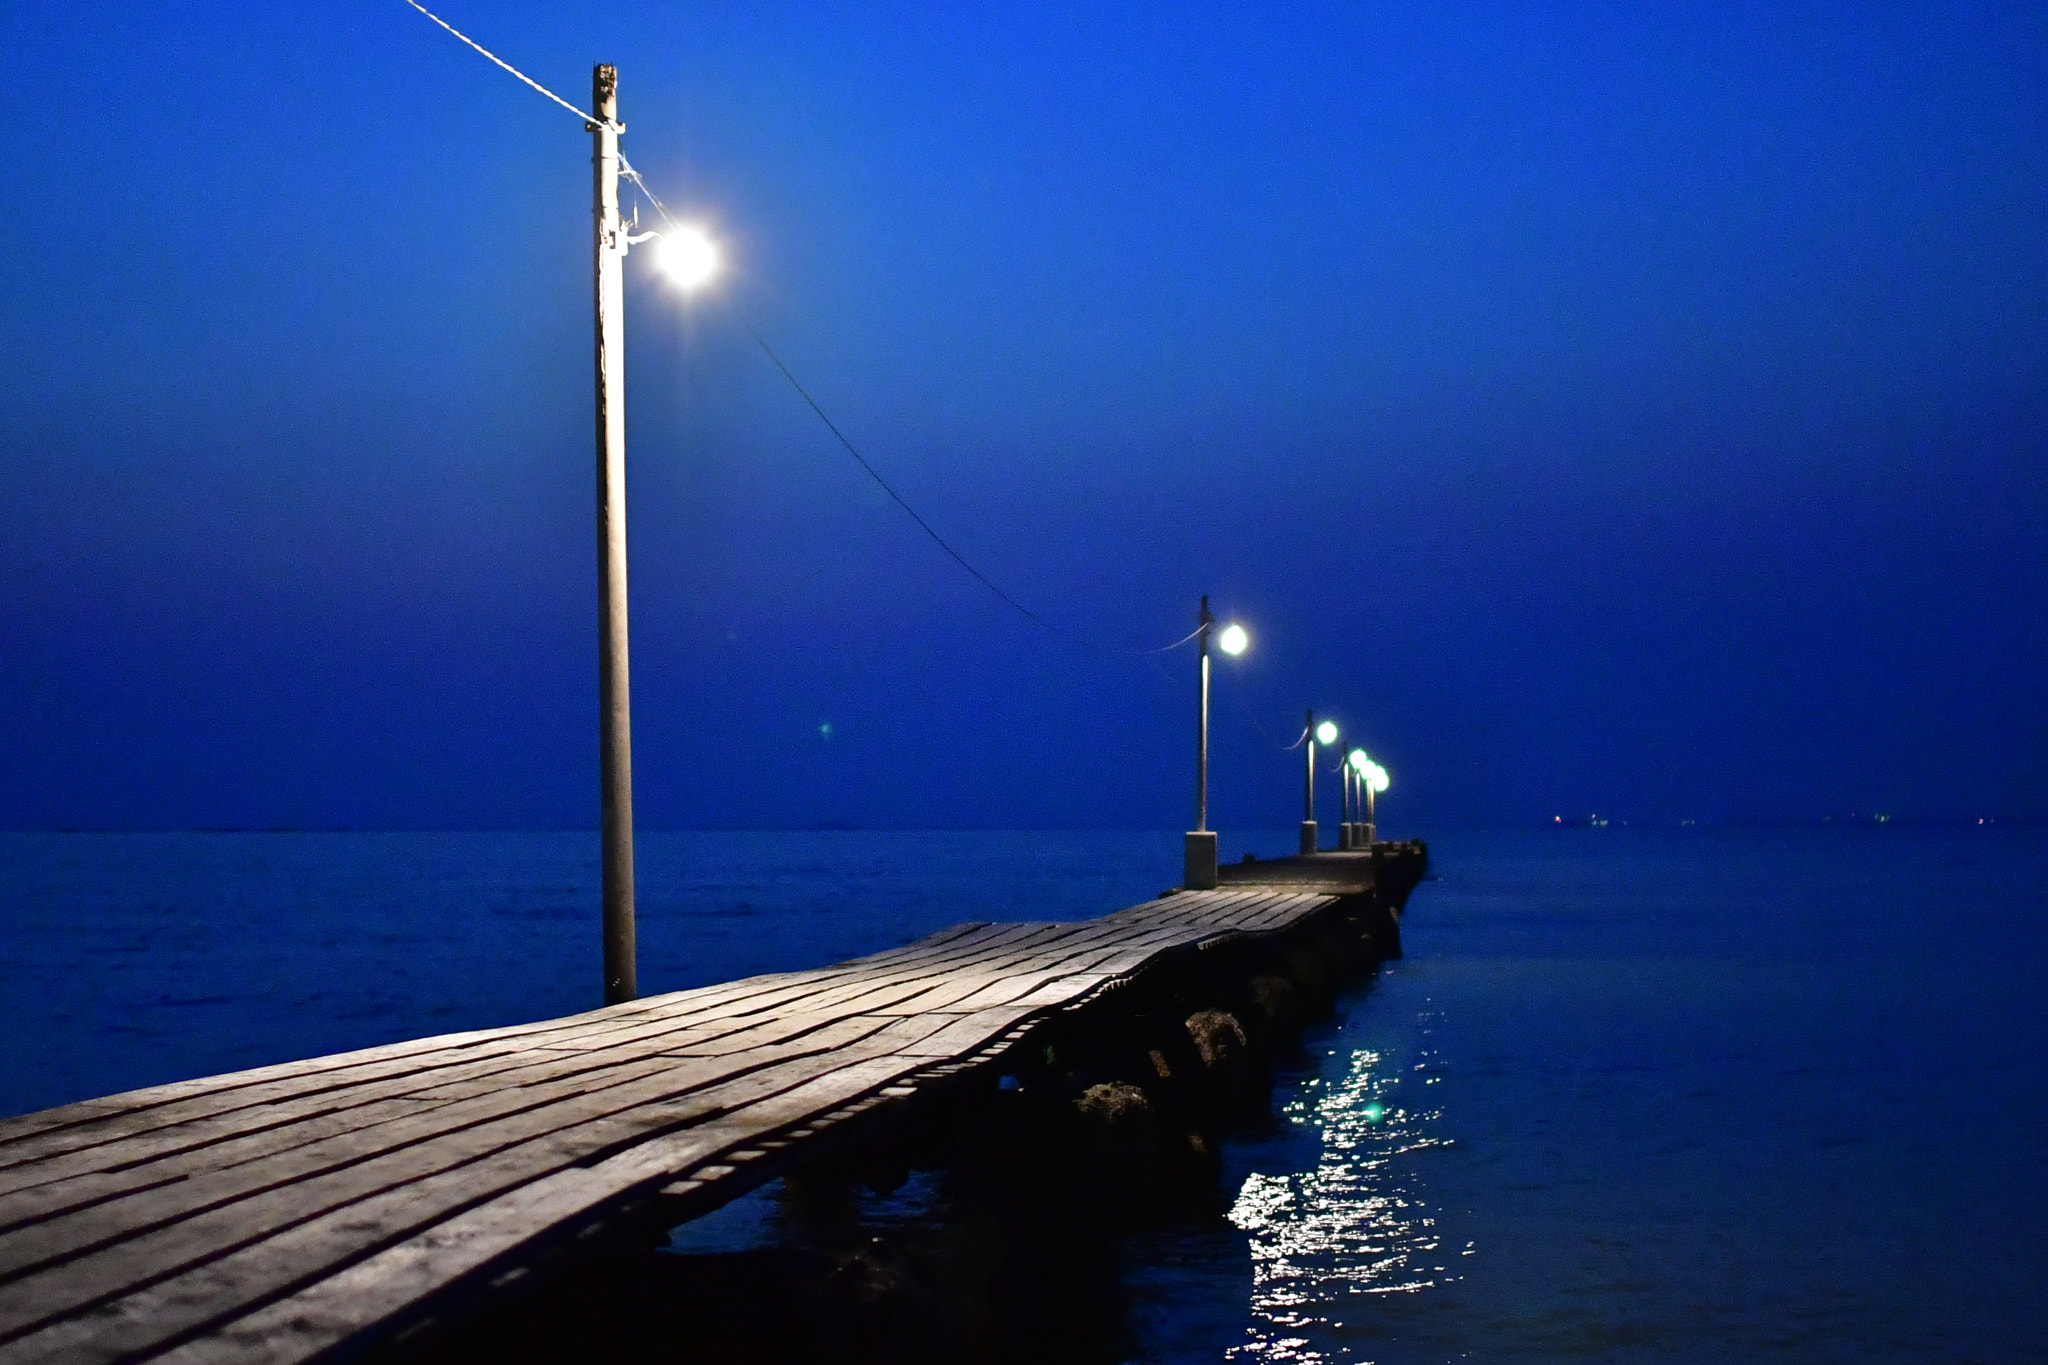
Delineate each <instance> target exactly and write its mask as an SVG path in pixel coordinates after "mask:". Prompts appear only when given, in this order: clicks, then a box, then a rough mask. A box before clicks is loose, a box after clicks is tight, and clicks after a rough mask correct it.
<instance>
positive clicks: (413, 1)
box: [405, 0, 1265, 734]
mask: <svg viewBox="0 0 2048 1365" xmlns="http://www.w3.org/2000/svg"><path fill="white" fill-rule="evenodd" d="M405 3H406V4H408V5H410V6H412V7H413V8H414V9H416V10H418V11H419V12H420V13H421V14H424V15H425V16H426V17H427V18H429V19H431V20H433V21H434V22H435V23H436V24H439V25H440V26H441V27H442V28H444V29H446V30H447V31H448V32H449V33H451V34H453V35H454V36H455V37H457V38H459V39H461V40H462V41H463V42H464V43H466V44H468V45H469V46H470V47H472V48H474V49H475V50H476V51H477V52H479V53H481V54H482V55H483V56H485V57H487V58H489V59H490V60H491V61H492V62H493V63H494V64H496V65H497V66H498V67H499V68H501V69H502V70H504V71H506V72H508V73H510V74H511V75H513V76H515V77H517V78H518V79H519V80H521V81H523V82H525V83H526V84H527V85H528V86H530V87H532V88H533V89H534V90H536V91H538V92H540V93H541V94H542V95H545V96H547V98H549V99H551V100H553V101H554V102H555V103H556V104H559V105H560V106H562V108H564V109H566V110H568V111H569V112H570V113H572V114H575V115H576V116H577V117H579V118H581V119H582V120H583V121H584V123H586V124H591V125H603V126H608V127H611V128H612V129H614V130H615V131H618V132H621V133H623V132H624V131H625V126H624V125H623V124H621V123H618V122H616V121H614V120H606V119H600V118H598V117H597V116H596V115H594V114H590V113H586V112H585V111H584V110H582V109H579V108H577V107H576V106H575V105H573V104H571V103H570V102H569V101H568V100H565V99H563V98H562V97H561V96H560V95H558V94H556V93H555V92H554V91H552V90H550V89H548V88H547V87H546V86H545V85H542V84H541V83H540V82H539V81H537V80H535V79H534V78H533V77H531V76H529V75H527V74H526V73H525V72H524V71H521V70H520V69H519V68H518V67H516V66H514V65H512V63H510V62H508V61H506V60H505V59H504V58H503V57H500V56H499V55H498V54H497V53H495V52H493V51H491V50H490V49H489V48H487V47H485V46H484V45H483V44H482V43H479V42H478V41H477V40H476V39H474V38H472V37H470V36H469V35H468V34H467V33H464V32H463V31H462V30H461V29H458V28H457V27H455V25H453V24H451V23H449V22H448V21H447V20H446V19H443V18H442V17H441V16H440V15H438V14H436V13H434V12H433V11H432V10H430V9H428V8H427V7H426V6H425V5H422V4H421V3H420V0H405ZM619 173H620V175H621V176H622V177H624V178H625V179H626V180H627V181H628V182H630V183H631V184H632V185H633V187H634V188H635V189H637V190H639V191H640V193H641V194H643V195H645V196H646V198H647V202H648V203H649V204H651V205H652V206H653V207H654V210H655V212H657V213H659V214H660V215H661V216H662V218H663V220H664V221H666V222H667V223H668V225H669V226H670V227H681V226H682V224H680V223H679V222H677V221H676V216H675V215H674V214H673V213H671V212H670V211H669V207H668V205H667V204H666V203H664V202H662V198H661V196H660V195H658V194H656V193H655V192H654V189H653V187H652V186H650V185H649V184H648V183H647V178H646V177H645V176H643V175H642V174H641V173H640V171H639V169H638V168H636V167H635V166H634V165H633V163H632V162H631V161H629V160H627V159H626V155H625V153H624V152H623V151H621V152H620V153H619ZM734 316H735V317H736V318H738V320H739V324H740V326H741V327H743V328H745V329H746V332H747V335H748V336H750V337H752V338H753V339H754V344H755V345H757V346H759V347H760V348H761V353H762V354H763V355H765V356H766V357H767V358H768V360H769V363H771V364H772V365H774V367H775V368H776V370H777V371H779V372H780V373H781V375H782V377H783V378H784V379H786V380H788V381H789V386H790V387H791V388H793V389H795V390H796V392H797V396H798V397H800V398H802V399H803V400H804V402H805V404H806V405H808V406H809V408H810V409H811V411H812V412H813V413H815V414H816V415H817V418H818V420H819V421H820V422H823V423H824V424H825V429H826V430H827V431H830V432H831V433H832V435H833V437H834V439H836V440H837V441H838V442H839V444H840V445H841V446H843V447H844V448H845V450H846V453H847V454H849V455H851V456H852V457H853V458H854V460H855V462H856V463H858V464H859V465H860V467H861V468H862V469H864V470H866V471H867V474H868V477H869V478H871V479H873V480H874V481H875V483H876V484H877V485H879V486H880V487H881V489H882V491H883V492H884V493H887V494H888V495H889V497H890V498H891V499H893V500H894V501H895V503H896V505H897V506H898V507H901V508H902V509H903V511H904V512H905V513H906V514H907V515H908V516H909V517H910V519H911V520H912V521H914V522H916V523H917V526H918V529H919V530H921V531H923V532H924V533H925V534H926V535H927V536H929V537H931V540H932V542H933V543H934V544H935V545H937V546H938V547H939V548H940V549H941V550H944V551H945V552H946V554H947V555H949V556H951V558H952V559H953V561H954V563H956V564H958V565H959V566H960V567H961V568H962V569H964V570H966V571H967V573H968V574H969V575H971V576H972V577H973V579H974V580H975V581H976V582H977V583H979V584H981V585H982V586H983V587H984V588H987V589H988V590H989V591H990V592H991V593H993V594H995V596H996V597H998V598H1000V599H1001V600H1002V601H1003V602H1004V603H1006V604H1007V605H1009V606H1010V607H1011V608H1012V609H1014V610H1015V611H1017V612H1018V613H1019V614H1021V615H1022V616H1024V617H1025V618H1026V619H1027V620H1029V621H1031V622H1033V623H1034V624H1036V625H1038V626H1039V627H1041V628H1043V629H1044V630H1046V631H1048V632H1049V633H1051V634H1053V635H1056V636H1058V637H1060V638H1061V639H1065V640H1071V641H1074V642H1075V643H1078V644H1081V645H1084V646H1087V647H1088V648H1091V649H1096V650H1099V651H1100V652H1102V653H1105V654H1109V655H1112V656H1139V657H1143V656H1148V655H1155V654H1164V653H1167V652H1168V651H1170V650H1175V649H1179V648H1180V647H1181V646H1182V645H1184V644H1186V643H1188V641H1190V640H1192V639H1194V638H1195V637H1196V636H1197V635H1200V634H1201V633H1202V628H1201V627H1199V626H1198V627H1196V628H1195V629H1194V630H1192V631H1190V632H1189V633H1188V634H1186V635H1184V636H1182V637H1181V638H1180V639H1178V640H1176V641H1174V642H1173V643H1172V644H1170V645H1162V646H1161V647H1159V648H1158V649H1143V650H1115V649H1109V648H1106V647H1104V646H1102V645H1100V644H1097V643H1096V642H1094V641H1092V640H1088V639H1086V638H1085V637H1082V636H1077V635H1073V634H1070V633H1069V632H1067V631H1064V630H1061V629H1060V628H1059V627H1058V626H1056V625H1054V624H1053V623H1052V622H1050V621H1048V620H1046V619H1045V618H1044V617H1043V616H1040V615H1039V614H1038V613H1037V612H1035V611H1033V610H1032V609H1031V608H1029V607H1027V606H1025V605H1024V604H1023V603H1022V602H1020V601H1018V600H1017V599H1016V598H1015V597H1012V596H1011V595H1010V594H1009V593H1007V592H1005V591H1004V590H1003V589H1002V588H1001V587H1000V586H999V585H998V584H997V583H996V582H995V581H994V580H993V579H991V578H990V577H989V576H988V575H987V574H985V573H983V572H982V571H981V570H980V569H978V568H976V567H975V566H974V564H973V563H972V562H971V561H969V560H968V558H967V556H965V555H963V554H961V553H960V551H959V550H957V549H955V548H954V547H953V545H952V543H951V542H950V541H948V540H947V539H946V538H945V537H944V536H942V535H940V534H939V532H938V529H937V528H936V527H934V526H933V525H932V524H931V523H930V522H929V521H927V520H925V518H924V515H923V514H922V513H920V512H919V511H918V510H917V509H916V508H915V507H913V506H911V505H910V501H909V499H907V498H905V497H904V496H903V495H902V494H901V493H899V492H897V491H896V488H895V486H894V485H893V484H891V483H890V482H889V481H888V480H887V479H886V478H884V477H883V476H882V472H881V471H880V470H878V469H876V468H875V466H874V465H873V464H872V463H871V462H870V461H869V460H868V458H867V456H865V455H863V454H861V452H860V450H859V448H858V447H856V446H855V445H854V444H853V442H852V441H851V440H850V439H848V437H847V435H846V433H845V432H844V431H842V430H840V428H839V424H838V423H837V422H834V421H833V420H832V418H831V417H830V415H828V414H827V413H826V411H825V409H824V408H823V406H821V405H820V404H819V402H818V400H817V399H816V398H815V397H813V396H812V394H811V391H810V390H809V389H807V388H805V387H804V385H803V382H802V381H801V380H799V379H798V378H797V377H796V374H795V372H793V371H792V370H791V369H790V368H789V366H788V365H787V364H786V363H784V361H783V359H782V357H781V356H780V355H779V354H777V353H776V351H775V348H774V347H772V346H770V345H769V344H768V340H767V338H765V337H763V336H762V335H761V333H760V331H759V330H758V329H756V328H755V326H754V324H753V323H752V322H751V321H749V320H748V319H747V317H746V315H745V314H743V313H739V312H738V311H737V310H735V312H734ZM1246 714H1247V715H1249V714H1250V712H1249V711H1247V712H1246ZM1257 723H1258V722H1257V720H1256V718H1254V720H1253V724H1255V725H1256V724H1257ZM1264 732H1265V731H1264V727H1263V726H1261V727H1260V733H1262V734H1263V733H1264Z"/></svg>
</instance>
